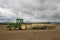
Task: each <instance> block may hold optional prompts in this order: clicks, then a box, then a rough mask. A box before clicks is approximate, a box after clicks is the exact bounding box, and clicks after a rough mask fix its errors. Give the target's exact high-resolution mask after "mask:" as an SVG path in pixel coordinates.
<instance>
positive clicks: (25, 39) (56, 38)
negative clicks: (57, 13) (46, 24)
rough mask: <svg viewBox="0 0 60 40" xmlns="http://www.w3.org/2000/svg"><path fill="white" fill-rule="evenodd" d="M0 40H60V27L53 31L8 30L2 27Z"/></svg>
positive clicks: (0, 27)
mask: <svg viewBox="0 0 60 40" xmlns="http://www.w3.org/2000/svg"><path fill="white" fill-rule="evenodd" d="M0 40H60V27H57V28H55V29H53V30H15V31H9V30H6V25H0Z"/></svg>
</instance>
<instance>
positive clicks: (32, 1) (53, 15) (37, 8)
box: [0, 0, 60, 21]
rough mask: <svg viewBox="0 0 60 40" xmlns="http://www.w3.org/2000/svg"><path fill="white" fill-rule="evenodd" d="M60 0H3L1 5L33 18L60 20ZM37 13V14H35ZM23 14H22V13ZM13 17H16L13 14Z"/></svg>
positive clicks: (0, 2)
mask: <svg viewBox="0 0 60 40" xmlns="http://www.w3.org/2000/svg"><path fill="white" fill-rule="evenodd" d="M58 4H60V0H1V1H0V7H3V8H7V9H12V10H13V12H14V13H19V12H21V14H22V13H23V14H26V15H28V16H29V17H32V18H33V19H42V20H43V19H45V20H49V21H50V20H52V21H57V20H58V21H60V12H59V10H58V9H59V6H57V5H58ZM32 13H36V16H34V14H32ZM20 16H21V15H20ZM11 18H15V17H14V16H12V17H11Z"/></svg>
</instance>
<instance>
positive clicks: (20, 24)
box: [7, 19, 27, 30]
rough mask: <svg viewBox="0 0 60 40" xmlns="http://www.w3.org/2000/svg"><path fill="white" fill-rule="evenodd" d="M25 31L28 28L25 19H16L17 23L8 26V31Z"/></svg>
mask: <svg viewBox="0 0 60 40" xmlns="http://www.w3.org/2000/svg"><path fill="white" fill-rule="evenodd" d="M17 28H18V29H20V30H25V29H26V28H27V26H26V24H25V23H24V22H23V19H16V23H10V24H9V25H8V26H7V29H8V30H15V29H17Z"/></svg>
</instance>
